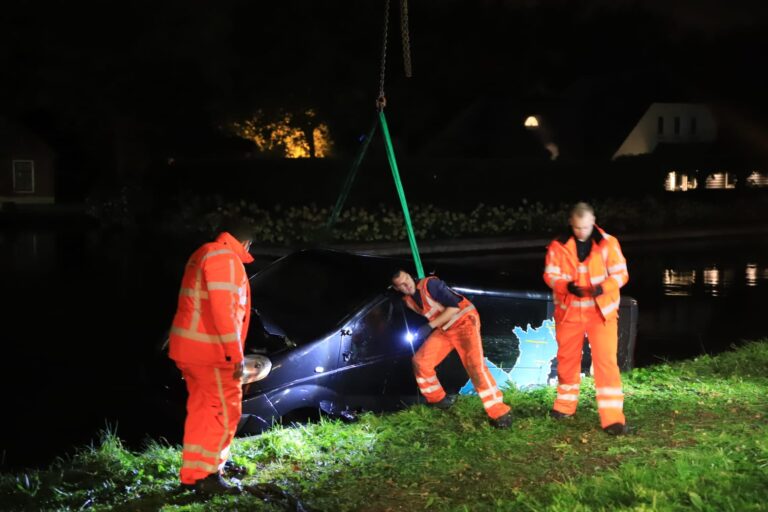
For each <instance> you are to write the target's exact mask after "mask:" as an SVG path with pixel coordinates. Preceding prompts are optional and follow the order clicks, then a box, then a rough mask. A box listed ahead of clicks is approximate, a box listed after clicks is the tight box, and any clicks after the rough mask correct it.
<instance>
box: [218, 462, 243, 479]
mask: <svg viewBox="0 0 768 512" xmlns="http://www.w3.org/2000/svg"><path fill="white" fill-rule="evenodd" d="M223 473H224V474H225V475H227V476H229V477H233V476H234V477H237V478H242V477H244V476H245V475H247V474H248V470H247V469H246V468H245V466H241V465H239V464H235V463H234V462H232V461H231V460H228V461H227V462H225V463H224V470H223Z"/></svg>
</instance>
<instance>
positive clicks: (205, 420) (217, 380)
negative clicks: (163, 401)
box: [177, 363, 243, 484]
mask: <svg viewBox="0 0 768 512" xmlns="http://www.w3.org/2000/svg"><path fill="white" fill-rule="evenodd" d="M177 364H178V367H179V369H180V370H181V373H182V375H183V376H184V380H185V381H186V383H187V391H188V392H189V398H188V399H187V419H186V421H185V423H184V447H183V450H182V454H181V483H183V484H193V483H195V481H196V480H199V479H201V478H205V477H206V476H208V475H210V474H212V473H218V472H219V471H221V469H222V468H223V466H224V463H225V462H226V461H227V459H228V458H229V445H230V444H231V443H232V438H233V437H234V436H235V430H237V424H238V422H239V421H240V414H241V412H242V407H243V403H242V398H243V390H242V387H241V384H240V380H235V379H233V378H232V372H233V369H232V368H216V367H213V366H200V365H186V364H181V363H177Z"/></svg>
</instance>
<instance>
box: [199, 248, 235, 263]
mask: <svg viewBox="0 0 768 512" xmlns="http://www.w3.org/2000/svg"><path fill="white" fill-rule="evenodd" d="M227 253H229V254H231V255H232V256H236V254H235V252H234V251H233V250H231V249H217V250H215V251H211V252H209V253H208V254H206V255H205V256H203V257H202V258H200V261H205V260H207V259H208V258H213V257H214V256H219V255H221V254H227Z"/></svg>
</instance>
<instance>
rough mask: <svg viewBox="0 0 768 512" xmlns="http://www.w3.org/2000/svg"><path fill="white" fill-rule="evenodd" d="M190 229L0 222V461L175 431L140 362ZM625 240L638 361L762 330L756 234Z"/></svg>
mask: <svg viewBox="0 0 768 512" xmlns="http://www.w3.org/2000/svg"><path fill="white" fill-rule="evenodd" d="M200 242H201V240H194V239H190V240H187V241H184V242H173V243H172V242H170V241H168V240H163V239H158V238H149V237H138V236H128V235H126V234H125V233H121V232H113V233H103V232H93V231H82V230H76V229H73V230H71V231H65V230H56V231H52V230H51V231H46V230H43V229H39V230H26V231H17V232H3V233H2V234H0V282H2V283H3V288H2V290H3V292H4V294H5V296H6V300H4V301H3V302H4V306H3V309H2V316H0V320H2V345H1V346H2V350H3V354H2V357H1V358H0V389H1V390H2V391H1V393H2V398H3V404H4V407H5V412H4V414H3V418H4V420H3V421H2V422H0V429H1V430H0V432H1V434H2V435H1V436H0V469H8V468H18V467H22V466H33V465H40V464H45V463H47V462H49V461H50V460H52V459H53V458H54V457H55V456H57V455H62V454H65V453H67V452H68V451H71V450H72V447H73V446H79V445H83V444H87V443H89V442H91V441H92V440H94V439H96V438H97V435H98V432H99V430H101V429H104V428H106V427H107V426H109V428H112V429H116V430H117V433H118V434H119V435H120V436H121V437H123V438H124V439H126V440H127V441H128V442H129V444H130V446H132V447H138V446H140V443H141V441H142V440H143V439H145V438H147V437H155V438H157V437H160V436H165V437H167V438H168V439H171V440H177V439H178V437H179V435H180V432H181V425H179V424H166V423H164V422H162V421H160V420H159V419H157V418H156V417H154V416H152V415H151V412H150V411H151V409H150V408H149V404H150V403H151V402H152V398H153V388H152V387H151V384H150V383H149V382H148V381H147V374H146V369H147V366H148V362H149V361H150V360H151V358H152V356H153V354H154V350H155V347H156V346H157V344H158V343H160V342H161V341H162V339H163V337H164V334H165V332H166V330H167V328H168V326H169V322H170V320H171V318H172V315H173V312H174V307H175V303H176V297H177V290H178V286H179V281H180V277H181V275H180V272H181V270H182V268H183V265H184V262H185V260H186V258H187V257H188V255H189V254H190V253H191V252H192V251H193V250H194V249H195V248H196V247H197V245H198V244H199V243H200ZM624 249H625V251H624V252H625V254H626V256H627V260H628V262H629V272H630V283H629V284H628V285H627V286H626V287H625V289H624V293H625V294H626V295H630V296H632V297H634V298H635V299H637V301H638V303H639V308H640V322H639V332H638V339H637V350H636V361H637V364H638V365H648V364H653V363H656V362H659V361H665V360H674V359H680V358H686V357H691V356H695V355H698V354H702V353H716V352H719V351H722V350H725V349H727V348H728V347H729V346H730V345H731V344H732V343H738V342H739V341H740V340H742V339H754V338H759V337H762V336H766V335H768V326H766V325H765V323H764V319H765V318H766V313H765V311H766V308H767V307H768V241H766V240H765V238H762V237H760V238H759V237H737V238H718V239H711V240H697V241H692V242H684V243H683V242H676V243H673V242H664V243H660V242H659V243H655V242H644V243H642V244H640V243H638V244H625V246H624ZM542 257H543V248H542V250H541V251H540V252H538V251H537V252H535V253H529V254H509V253H501V254H499V253H495V254H482V255H478V254H474V255H471V256H466V255H464V256H448V257H443V258H436V259H435V258H433V259H432V261H433V262H434V265H435V266H436V268H437V269H438V270H439V265H440V264H441V263H442V262H450V263H451V264H455V263H459V264H462V265H469V266H474V267H483V268H485V269H489V270H492V271H496V272H499V273H500V274H503V275H504V277H505V281H508V282H509V281H511V282H513V283H515V284H516V285H518V286H519V287H521V288H531V289H543V283H542V281H541V269H542ZM269 261H270V260H269V258H259V259H258V260H257V262H256V263H255V264H254V267H255V268H259V267H263V266H264V265H266V264H268V263H269ZM430 264H432V263H430Z"/></svg>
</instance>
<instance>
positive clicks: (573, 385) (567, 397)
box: [553, 322, 586, 414]
mask: <svg viewBox="0 0 768 512" xmlns="http://www.w3.org/2000/svg"><path fill="white" fill-rule="evenodd" d="M585 332H586V326H585V324H584V323H583V322H560V323H558V324H557V325H556V326H555V336H556V338H557V382H558V386H557V397H556V398H555V404H554V406H553V409H554V410H556V411H558V412H561V413H563V414H574V413H575V412H576V406H577V405H578V403H579V383H580V382H581V352H582V350H583V347H584V334H585Z"/></svg>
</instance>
